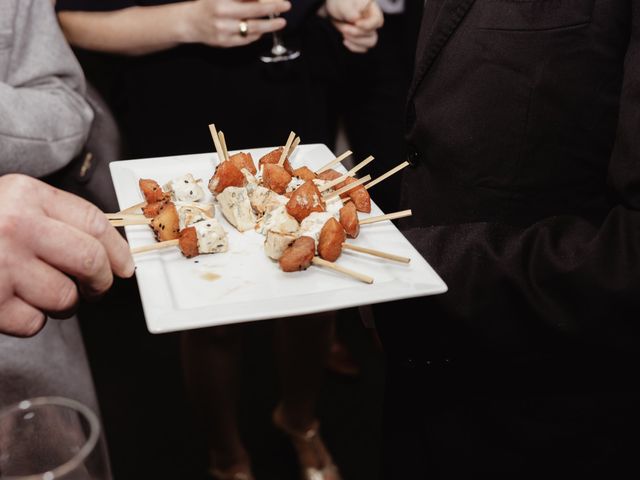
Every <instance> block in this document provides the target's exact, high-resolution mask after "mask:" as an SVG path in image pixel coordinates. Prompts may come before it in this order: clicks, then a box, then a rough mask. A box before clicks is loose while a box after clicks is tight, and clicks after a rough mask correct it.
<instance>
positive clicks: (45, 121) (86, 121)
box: [0, 0, 93, 177]
mask: <svg viewBox="0 0 640 480" xmlns="http://www.w3.org/2000/svg"><path fill="white" fill-rule="evenodd" d="M84 92H85V83H84V77H83V74H82V70H81V68H80V65H79V64H78V62H77V60H76V59H75V57H74V55H73V53H72V52H71V49H70V48H69V46H68V44H67V42H66V41H65V39H64V37H63V35H62V32H61V31H60V28H59V26H58V23H57V19H56V16H55V13H54V11H53V5H52V2H51V0H2V2H0V174H5V173H10V172H20V173H25V174H28V175H33V176H36V177H40V176H44V175H47V174H49V173H52V172H54V171H56V170H58V169H60V168H62V167H64V166H65V165H66V164H67V163H69V161H70V160H71V159H72V158H73V157H74V156H75V155H76V154H77V153H78V152H79V151H80V149H81V148H82V145H83V144H84V142H85V140H86V138H87V135H88V132H89V128H90V126H91V121H92V119H93V111H92V110H91V108H90V107H89V105H88V104H87V102H86V101H85V100H84Z"/></svg>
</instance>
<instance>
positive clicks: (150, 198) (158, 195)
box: [138, 178, 170, 203]
mask: <svg viewBox="0 0 640 480" xmlns="http://www.w3.org/2000/svg"><path fill="white" fill-rule="evenodd" d="M138 185H139V186H140V191H142V194H143V195H144V199H145V200H146V201H147V203H155V202H163V201H165V200H168V199H169V198H170V194H169V193H166V192H164V191H163V190H162V187H161V186H160V184H158V182H156V181H155V180H151V179H149V178H141V179H140V180H138Z"/></svg>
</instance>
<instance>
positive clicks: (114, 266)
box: [0, 175, 134, 336]
mask: <svg viewBox="0 0 640 480" xmlns="http://www.w3.org/2000/svg"><path fill="white" fill-rule="evenodd" d="M133 271H134V264H133V260H132V258H131V254H130V252H129V247H128V245H127V243H126V242H125V241H124V239H123V238H122V237H121V236H120V234H118V232H117V231H116V230H115V229H114V228H113V227H111V225H110V224H109V222H108V221H107V219H106V217H105V216H104V215H103V214H102V212H100V210H98V209H97V208H96V207H95V206H93V205H92V204H90V203H89V202H87V201H85V200H82V199H81V198H79V197H76V196H74V195H72V194H70V193H67V192H63V191H61V190H58V189H56V188H53V187H51V186H49V185H47V184H45V183H42V182H40V181H39V180H35V179H33V178H30V177H26V176H23V175H5V176H2V177H0V332H1V333H6V334H10V335H17V336H31V335H35V334H36V333H37V332H38V331H39V330H40V329H41V328H42V327H43V325H44V322H45V319H46V317H45V313H44V312H47V313H58V314H64V313H66V312H69V311H70V310H71V309H72V308H73V306H74V305H75V303H76V302H77V300H78V288H77V287H76V284H75V283H74V282H73V280H71V278H69V276H71V277H73V278H75V280H76V281H77V282H78V285H79V289H80V291H82V292H83V293H85V294H86V295H90V296H95V295H99V294H101V293H103V292H105V291H106V290H107V289H108V288H109V287H110V286H111V284H112V282H113V274H115V275H118V276H120V277H130V276H131V275H133ZM68 275H69V276H68Z"/></svg>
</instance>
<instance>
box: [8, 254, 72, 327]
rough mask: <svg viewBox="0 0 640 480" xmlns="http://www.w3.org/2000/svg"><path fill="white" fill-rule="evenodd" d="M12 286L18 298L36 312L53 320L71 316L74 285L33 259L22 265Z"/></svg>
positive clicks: (58, 273) (49, 267) (52, 269)
mask: <svg viewBox="0 0 640 480" xmlns="http://www.w3.org/2000/svg"><path fill="white" fill-rule="evenodd" d="M13 284H14V289H15V294H16V295H17V296H18V297H20V298H21V299H22V300H24V301H25V302H27V303H28V304H29V305H31V306H33V307H35V308H37V309H38V310H42V311H45V312H53V313H54V314H56V315H55V316H56V318H65V317H69V316H71V315H72V314H73V311H74V309H75V306H76V304H77V302H78V289H77V288H76V284H75V283H73V281H72V280H71V279H70V278H69V277H67V276H66V275H64V274H63V273H61V272H60V271H58V270H56V269H55V268H52V267H51V266H49V265H47V264H46V263H44V262H43V261H42V260H39V259H37V258H34V259H31V260H29V261H28V262H27V264H26V265H23V268H22V270H21V274H20V275H18V276H16V277H15V278H14V279H13Z"/></svg>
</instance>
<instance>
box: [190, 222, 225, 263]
mask: <svg viewBox="0 0 640 480" xmlns="http://www.w3.org/2000/svg"><path fill="white" fill-rule="evenodd" d="M179 240H180V242H179V247H180V251H181V252H182V254H183V255H184V256H185V257H187V258H192V257H195V256H197V255H200V254H204V253H222V252H226V251H227V250H228V248H229V244H228V242H227V233H226V232H225V231H224V229H223V228H222V225H220V223H218V221H217V220H216V219H215V218H210V219H207V220H201V221H199V222H196V223H194V224H192V225H191V226H190V227H187V228H185V229H184V230H182V232H180V239H179Z"/></svg>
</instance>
